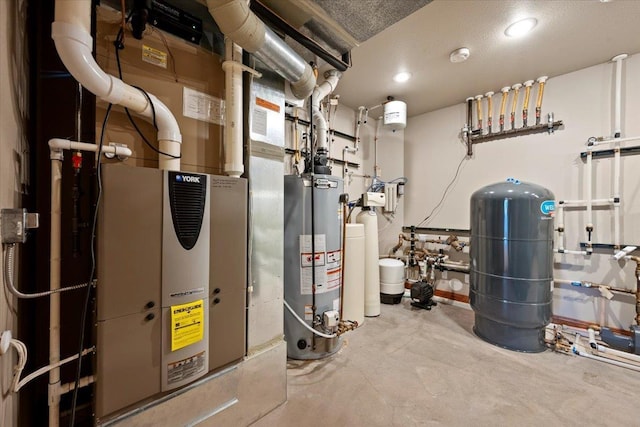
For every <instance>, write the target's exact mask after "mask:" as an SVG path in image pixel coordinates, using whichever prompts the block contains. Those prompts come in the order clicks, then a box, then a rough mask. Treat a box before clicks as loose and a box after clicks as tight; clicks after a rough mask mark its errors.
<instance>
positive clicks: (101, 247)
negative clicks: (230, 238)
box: [97, 165, 162, 321]
mask: <svg viewBox="0 0 640 427" xmlns="http://www.w3.org/2000/svg"><path fill="white" fill-rule="evenodd" d="M161 176H162V172H161V171H159V170H154V169H143V168H132V167H127V166H122V165H103V167H102V186H103V189H104V192H103V194H102V202H101V203H102V205H101V207H100V215H99V219H98V232H97V234H98V236H99V238H98V239H97V249H98V252H97V254H98V286H97V304H98V311H97V318H98V320H99V321H101V320H107V319H113V318H116V317H120V316H124V315H129V314H133V313H141V312H143V310H144V309H145V308H146V307H147V305H151V306H152V307H153V306H155V307H159V306H160V302H161V301H160V272H161V269H160V259H161V239H162V233H161V232H160V230H162V209H161V206H162V180H161ZM132 183H136V185H137V186H138V188H143V189H144V191H130V189H131V187H132Z"/></svg>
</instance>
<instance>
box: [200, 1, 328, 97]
mask: <svg viewBox="0 0 640 427" xmlns="http://www.w3.org/2000/svg"><path fill="white" fill-rule="evenodd" d="M207 7H208V8H209V13H210V14H211V16H212V17H213V19H214V20H215V21H216V24H218V27H220V30H221V31H222V32H223V33H224V34H225V35H226V36H228V37H230V38H231V39H232V40H233V41H234V42H235V43H237V44H238V45H240V46H241V47H242V48H243V49H244V50H246V51H248V52H250V53H253V54H254V55H255V56H256V57H257V58H258V59H260V60H261V61H262V62H264V63H265V64H266V65H267V66H268V67H270V68H271V69H273V70H274V71H275V72H276V73H278V74H279V75H280V76H281V77H283V78H285V79H287V80H288V81H289V82H291V92H292V93H293V95H294V96H295V97H296V98H298V99H305V98H307V97H309V95H311V93H312V92H313V89H314V87H315V85H316V77H315V75H314V73H313V70H312V69H311V66H310V65H309V64H307V63H306V62H305V61H304V60H303V59H302V58H301V57H300V56H299V55H298V54H297V53H296V52H295V51H294V50H293V49H292V48H291V47H289V45H287V44H286V43H285V42H284V41H283V40H282V39H280V37H278V35H277V34H276V33H274V32H273V31H272V30H271V29H269V28H268V27H267V26H266V25H265V24H264V23H263V22H262V21H261V20H260V19H259V18H258V17H257V16H256V15H255V14H254V13H253V12H251V10H250V9H249V5H248V2H246V1H243V0H207Z"/></svg>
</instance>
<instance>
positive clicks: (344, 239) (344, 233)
mask: <svg viewBox="0 0 640 427" xmlns="http://www.w3.org/2000/svg"><path fill="white" fill-rule="evenodd" d="M346 246H347V204H346V203H342V254H341V255H340V319H342V313H343V311H342V309H343V307H344V259H345V248H346Z"/></svg>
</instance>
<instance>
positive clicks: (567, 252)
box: [553, 249, 588, 255]
mask: <svg viewBox="0 0 640 427" xmlns="http://www.w3.org/2000/svg"><path fill="white" fill-rule="evenodd" d="M553 252H555V253H557V254H570V255H588V253H587V251H570V250H567V249H554V250H553Z"/></svg>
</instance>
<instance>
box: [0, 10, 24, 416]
mask: <svg viewBox="0 0 640 427" xmlns="http://www.w3.org/2000/svg"><path fill="white" fill-rule="evenodd" d="M25 22H26V2H25V1H22V0H18V1H0V208H12V207H18V206H20V199H21V185H22V184H23V183H24V179H23V177H24V176H26V174H25V169H24V168H25V165H26V162H27V161H28V156H27V155H26V151H25V150H24V148H25V147H26V139H25V132H26V130H25V128H24V125H25V123H26V121H25V114H26V111H27V85H28V80H27V79H28V77H27V76H28V72H27V70H26V59H27V58H26V57H25V55H24V37H25V36H24V34H25V33H24V25H25ZM1 264H2V263H0V275H1V276H2V277H4V272H3V265H1ZM3 286H4V282H3ZM16 309H17V302H16V301H15V300H14V299H12V298H9V297H8V296H7V293H6V292H2V297H0V332H1V331H4V330H7V329H8V330H11V331H12V333H13V335H14V336H16V334H17V324H16V316H15V314H14V313H15V310H16ZM18 338H19V337H18ZM16 359H17V357H16V355H15V351H13V349H12V350H11V353H9V354H7V355H4V356H2V357H0V389H1V391H2V393H0V425H2V426H7V427H9V426H17V425H18V422H17V416H18V415H17V413H18V412H17V404H18V399H17V397H16V396H15V395H14V394H12V393H10V392H8V390H9V386H10V384H11V379H12V377H13V367H14V365H15V363H16Z"/></svg>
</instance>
